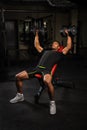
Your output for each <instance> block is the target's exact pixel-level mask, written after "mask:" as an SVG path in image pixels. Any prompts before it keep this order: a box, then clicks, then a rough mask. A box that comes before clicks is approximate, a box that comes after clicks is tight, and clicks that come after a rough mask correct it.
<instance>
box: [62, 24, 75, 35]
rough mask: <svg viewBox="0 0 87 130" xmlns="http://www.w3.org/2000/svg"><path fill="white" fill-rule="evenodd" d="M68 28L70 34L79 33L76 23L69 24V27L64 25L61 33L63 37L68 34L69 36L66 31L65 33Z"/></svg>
mask: <svg viewBox="0 0 87 130" xmlns="http://www.w3.org/2000/svg"><path fill="white" fill-rule="evenodd" d="M66 29H67V30H68V32H69V35H71V36H76V34H77V27H76V26H75V25H72V26H69V27H67V26H65V25H63V26H62V28H61V29H60V34H61V35H62V36H63V37H66V36H67V35H66V33H65V30H66Z"/></svg>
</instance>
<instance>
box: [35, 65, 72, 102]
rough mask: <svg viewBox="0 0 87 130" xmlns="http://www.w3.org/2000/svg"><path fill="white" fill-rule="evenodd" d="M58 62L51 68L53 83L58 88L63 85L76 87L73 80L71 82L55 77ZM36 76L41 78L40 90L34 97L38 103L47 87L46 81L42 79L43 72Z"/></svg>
mask: <svg viewBox="0 0 87 130" xmlns="http://www.w3.org/2000/svg"><path fill="white" fill-rule="evenodd" d="M57 66H58V65H57V64H55V65H54V66H53V68H52V70H51V74H52V77H53V81H52V83H53V85H54V87H55V88H56V87H57V86H59V85H60V86H61V87H67V88H74V84H73V82H69V81H62V80H59V79H58V78H55V79H54V74H55V72H56V69H57ZM35 77H36V78H37V79H38V80H39V82H40V88H39V90H38V92H37V93H36V94H35V95H34V98H35V103H38V102H39V99H40V96H41V94H42V92H43V90H44V89H45V88H46V86H45V84H44V82H43V79H42V75H41V74H35Z"/></svg>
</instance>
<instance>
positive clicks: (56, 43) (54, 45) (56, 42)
mask: <svg viewBox="0 0 87 130" xmlns="http://www.w3.org/2000/svg"><path fill="white" fill-rule="evenodd" d="M59 47H60V43H59V42H58V41H54V42H53V43H52V49H54V50H58V48H59Z"/></svg>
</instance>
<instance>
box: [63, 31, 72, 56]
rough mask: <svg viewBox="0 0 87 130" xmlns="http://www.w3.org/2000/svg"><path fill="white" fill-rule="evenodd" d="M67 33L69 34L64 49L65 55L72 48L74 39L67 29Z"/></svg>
mask: <svg viewBox="0 0 87 130" xmlns="http://www.w3.org/2000/svg"><path fill="white" fill-rule="evenodd" d="M65 33H66V34H67V45H66V47H65V48H64V49H63V51H62V52H63V54H64V55H66V54H67V53H68V52H69V50H70V49H71V48H72V39H71V37H70V36H69V34H68V31H67V30H65Z"/></svg>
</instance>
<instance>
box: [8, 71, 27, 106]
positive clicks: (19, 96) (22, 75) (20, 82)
mask: <svg viewBox="0 0 87 130" xmlns="http://www.w3.org/2000/svg"><path fill="white" fill-rule="evenodd" d="M28 78H29V77H28V73H27V72H26V71H22V72H20V73H18V74H17V75H16V87H17V94H16V96H15V97H14V98H13V99H11V100H10V103H17V102H20V101H23V100H24V95H23V91H22V86H23V80H24V79H28Z"/></svg>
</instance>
